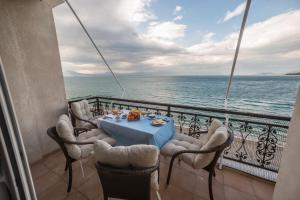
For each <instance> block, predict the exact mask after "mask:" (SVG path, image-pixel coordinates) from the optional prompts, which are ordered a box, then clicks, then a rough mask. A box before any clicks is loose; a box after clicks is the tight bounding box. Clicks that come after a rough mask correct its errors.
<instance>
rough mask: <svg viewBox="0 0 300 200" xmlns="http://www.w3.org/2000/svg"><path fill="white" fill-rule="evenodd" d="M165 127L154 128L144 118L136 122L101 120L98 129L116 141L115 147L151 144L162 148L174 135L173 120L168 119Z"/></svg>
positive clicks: (149, 121)
mask: <svg viewBox="0 0 300 200" xmlns="http://www.w3.org/2000/svg"><path fill="white" fill-rule="evenodd" d="M168 119H169V122H166V124H165V125H163V126H159V127H155V126H152V125H151V120H149V119H147V118H145V119H141V120H138V121H128V120H127V119H121V121H119V122H117V121H116V120H115V119H111V118H108V119H102V120H101V121H100V122H99V124H100V127H101V128H102V129H103V130H104V131H105V132H106V133H107V134H109V135H110V136H111V137H113V138H114V139H116V140H117V145H124V146H129V145H133V144H152V145H155V146H157V147H159V148H162V147H163V146H164V145H165V144H166V143H167V142H168V141H169V140H170V139H171V138H172V137H173V135H174V134H175V126H174V120H173V119H172V118H168Z"/></svg>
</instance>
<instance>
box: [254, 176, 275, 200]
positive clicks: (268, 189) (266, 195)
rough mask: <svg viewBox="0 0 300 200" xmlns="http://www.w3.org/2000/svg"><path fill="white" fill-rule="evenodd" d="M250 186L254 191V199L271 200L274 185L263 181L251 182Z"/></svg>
mask: <svg viewBox="0 0 300 200" xmlns="http://www.w3.org/2000/svg"><path fill="white" fill-rule="evenodd" d="M252 185H253V188H254V191H255V195H256V197H258V198H259V199H263V200H271V199H272V196H273V192H274V187H275V185H273V184H271V183H267V182H265V181H259V180H255V179H253V180H252Z"/></svg>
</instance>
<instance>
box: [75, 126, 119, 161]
mask: <svg viewBox="0 0 300 200" xmlns="http://www.w3.org/2000/svg"><path fill="white" fill-rule="evenodd" d="M97 140H102V141H105V142H107V143H108V144H110V145H115V144H116V143H117V141H116V140H115V139H113V138H111V137H109V136H108V135H106V134H105V133H104V131H103V130H102V129H92V130H90V131H87V132H84V133H81V134H80V135H79V136H78V138H77V141H80V142H96V141H97ZM79 147H80V149H81V157H82V158H85V157H87V156H89V155H90V154H91V153H92V152H93V151H94V145H93V144H87V145H79Z"/></svg>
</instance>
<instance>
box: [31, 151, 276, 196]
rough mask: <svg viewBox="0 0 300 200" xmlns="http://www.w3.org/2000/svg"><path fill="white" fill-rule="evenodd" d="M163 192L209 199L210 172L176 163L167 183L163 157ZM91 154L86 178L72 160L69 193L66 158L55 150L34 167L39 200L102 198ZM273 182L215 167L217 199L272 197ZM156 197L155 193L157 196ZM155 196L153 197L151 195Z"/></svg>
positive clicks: (167, 163) (167, 164)
mask: <svg viewBox="0 0 300 200" xmlns="http://www.w3.org/2000/svg"><path fill="white" fill-rule="evenodd" d="M160 161H161V166H160V195H161V197H162V199H163V200H169V199H172V200H177V199H178V200H179V199H180V200H189V199H191V200H196V199H197V200H208V199H209V194H208V172H207V171H205V170H202V169H199V170H195V169H193V168H191V167H190V166H188V165H186V164H184V163H183V162H181V163H180V165H179V164H178V162H175V164H174V168H173V172H172V178H171V182H170V185H169V186H168V187H167V186H166V179H167V173H168V168H169V162H170V159H169V158H165V157H162V156H161V157H160ZM95 162H96V160H95V157H94V156H93V155H92V156H90V157H88V158H86V159H83V160H82V163H83V166H84V171H85V178H83V177H82V174H81V168H80V162H74V163H73V165H72V166H73V188H72V191H71V192H70V193H69V194H68V193H67V191H66V190H67V174H66V173H65V172H64V165H65V158H64V155H63V154H62V152H56V153H54V154H51V155H49V156H47V157H46V158H44V159H43V160H41V161H40V162H38V163H36V164H34V165H32V166H31V171H32V176H33V179H34V185H35V189H36V192H37V196H38V199H42V200H52V199H57V200H60V199H67V200H72V199H74V200H84V199H91V200H101V199H103V195H102V187H101V184H100V180H99V177H98V174H97V172H96V168H95V166H94V165H95ZM273 189H274V185H272V184H270V183H268V182H265V181H260V180H259V179H257V178H253V177H251V176H250V175H249V176H248V175H244V174H242V173H239V172H238V171H235V170H231V169H228V168H224V169H223V170H218V169H216V178H213V194H214V198H215V200H235V199H239V200H243V199H246V200H247V199H256V198H257V199H259V200H268V199H271V197H272V193H273ZM154 197H155V196H154ZM152 199H156V198H153V195H152Z"/></svg>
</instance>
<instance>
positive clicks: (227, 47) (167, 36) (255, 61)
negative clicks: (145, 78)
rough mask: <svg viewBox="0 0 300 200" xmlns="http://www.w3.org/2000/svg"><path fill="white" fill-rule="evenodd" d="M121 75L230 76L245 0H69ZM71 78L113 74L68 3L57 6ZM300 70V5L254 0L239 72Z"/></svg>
mask: <svg viewBox="0 0 300 200" xmlns="http://www.w3.org/2000/svg"><path fill="white" fill-rule="evenodd" d="M69 2H70V3H71V5H72V6H73V8H74V10H75V11H76V12H77V14H78V15H79V17H80V18H81V20H82V21H83V23H84V25H85V26H86V28H87V29H88V31H89V32H90V34H91V36H92V37H93V38H94V40H95V42H96V44H97V46H98V47H99V49H100V50H101V52H102V53H103V55H104V57H105V58H106V60H107V61H108V63H109V65H110V66H111V68H112V69H113V71H114V72H115V73H116V74H120V75H121V74H138V75H148V74H149V75H228V74H229V73H230V70H231V65H232V61H233V56H234V51H235V47H236V43H237V38H238V33H239V29H240V26H241V22H242V17H243V13H244V9H245V5H246V1H245V0H223V1H219V0H201V1H199V0H111V1H107V0H69ZM53 13H54V19H55V26H56V31H57V37H58V42H59V50H60V55H61V62H62V68H63V73H64V76H77V75H98V74H107V73H108V70H107V68H106V67H105V66H104V64H103V62H102V61H101V58H100V57H99V56H98V55H97V52H96V51H95V49H94V48H93V47H92V44H91V42H90V41H89V40H88V38H87V36H86V35H85V34H84V32H83V30H82V29H81V27H80V25H79V23H78V22H77V21H76V19H75V17H74V16H73V14H72V13H71V11H70V9H69V8H68V7H67V4H66V3H63V4H61V5H59V6H57V7H56V8H54V9H53ZM298 71H300V1H299V0H252V4H251V7H250V11H249V15H248V20H247V24H246V29H245V32H244V37H243V40H242V44H241V50H240V54H239V57H238V61H237V65H236V71H235V74H236V75H282V74H285V73H288V72H298Z"/></svg>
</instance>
